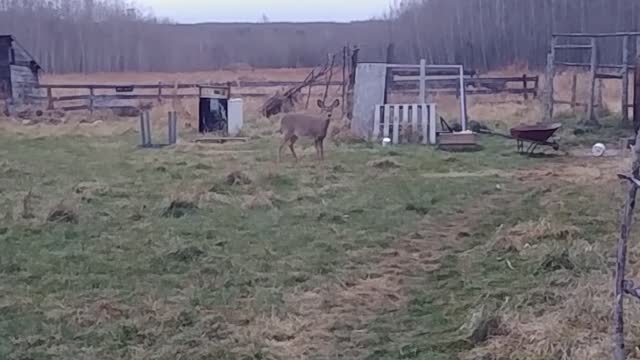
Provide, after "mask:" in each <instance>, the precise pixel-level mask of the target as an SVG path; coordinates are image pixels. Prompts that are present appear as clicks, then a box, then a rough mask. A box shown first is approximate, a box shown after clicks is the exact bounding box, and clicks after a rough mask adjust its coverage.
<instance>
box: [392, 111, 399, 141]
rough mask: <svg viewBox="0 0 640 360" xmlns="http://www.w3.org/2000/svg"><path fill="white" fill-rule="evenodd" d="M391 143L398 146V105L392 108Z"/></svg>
mask: <svg viewBox="0 0 640 360" xmlns="http://www.w3.org/2000/svg"><path fill="white" fill-rule="evenodd" d="M393 108H394V109H393V143H394V144H399V143H400V142H399V139H400V136H399V135H400V105H395V106H394V107H393Z"/></svg>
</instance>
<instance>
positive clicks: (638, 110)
mask: <svg viewBox="0 0 640 360" xmlns="http://www.w3.org/2000/svg"><path fill="white" fill-rule="evenodd" d="M639 39H640V38H639ZM638 43H639V44H640V41H639V42H638ZM633 74H634V75H633V77H634V79H633V129H634V130H635V133H636V134H637V133H638V130H639V129H640V49H639V50H638V55H637V57H636V68H635V69H634V73H633Z"/></svg>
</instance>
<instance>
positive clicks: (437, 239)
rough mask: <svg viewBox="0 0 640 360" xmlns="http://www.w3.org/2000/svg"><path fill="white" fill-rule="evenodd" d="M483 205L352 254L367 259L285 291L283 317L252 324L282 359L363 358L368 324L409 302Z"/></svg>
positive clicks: (427, 222)
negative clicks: (417, 281) (321, 282)
mask: <svg viewBox="0 0 640 360" xmlns="http://www.w3.org/2000/svg"><path fill="white" fill-rule="evenodd" d="M485 201H486V199H485ZM480 205H481V204H480V203H478V206H476V207H472V208H470V209H468V211H465V212H464V214H462V213H454V214H449V215H448V216H444V217H437V218H435V217H427V218H425V219H424V220H423V221H422V224H420V226H419V227H420V228H421V229H428V230H425V231H424V232H418V233H415V234H413V235H412V236H410V237H403V238H400V239H398V240H396V241H395V242H394V243H393V244H392V245H391V246H390V247H389V248H388V249H386V250H385V251H383V252H381V253H378V254H371V253H354V254H352V258H353V259H354V260H359V261H358V262H359V263H360V264H362V263H363V262H362V258H365V259H368V260H367V261H366V265H355V264H353V265H352V268H351V269H348V270H347V273H346V274H345V275H344V276H341V279H342V280H341V281H339V282H334V283H327V284H326V285H325V286H322V287H318V288H315V289H312V290H309V291H299V292H293V293H290V294H288V295H286V296H285V302H286V308H287V316H286V317H285V318H277V317H270V318H262V319H260V320H259V321H257V323H255V324H253V325H254V326H259V327H260V328H262V329H263V335H264V336H265V338H266V339H267V344H268V346H269V348H270V352H271V353H273V354H275V355H277V357H278V358H281V359H337V358H346V359H358V358H364V357H365V356H366V355H368V354H369V349H368V345H367V344H368V340H370V339H369V337H370V334H369V333H368V331H367V326H368V325H369V324H370V323H371V321H373V320H375V319H376V318H378V317H379V316H380V315H382V314H385V313H388V312H391V311H394V310H397V309H400V308H402V307H404V306H406V305H407V302H408V301H409V291H410V290H411V287H412V284H413V283H414V281H413V279H414V277H415V276H421V275H424V274H425V273H429V272H432V271H434V270H437V269H438V268H439V266H440V265H439V263H440V258H441V257H442V256H444V255H446V254H447V253H448V252H449V251H451V250H450V249H451V247H452V246H454V247H455V244H459V243H460V242H461V241H462V239H463V238H464V237H465V236H468V235H467V234H468V233H469V229H470V228H471V227H473V224H474V223H475V222H476V221H478V219H480V218H481V216H482V213H483V211H484V209H485V207H483V206H480ZM461 224H463V225H461ZM443 244H446V246H447V249H443Z"/></svg>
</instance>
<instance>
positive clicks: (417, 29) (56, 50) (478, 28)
mask: <svg viewBox="0 0 640 360" xmlns="http://www.w3.org/2000/svg"><path fill="white" fill-rule="evenodd" d="M639 22H640V0H421V1H420V0H409V1H404V2H401V3H400V5H399V6H397V7H396V8H395V9H393V10H392V11H391V12H390V13H388V14H387V15H386V16H384V17H383V19H380V20H371V21H363V22H354V23H348V24H337V23H306V24H294V23H256V24H241V23H237V24H223V23H211V24H197V25H179V24H174V23H172V22H171V21H169V20H161V19H157V18H155V17H154V16H153V14H152V12H151V11H147V10H144V9H140V8H138V7H136V6H135V4H134V3H129V2H127V1H124V0H0V33H2V34H13V35H15V36H16V37H17V38H18V40H19V41H20V42H21V43H22V44H23V45H24V46H25V47H26V48H27V49H29V50H30V51H31V53H32V54H33V55H34V56H35V57H36V58H37V59H38V60H39V62H40V63H41V65H42V66H43V67H44V68H45V69H46V70H47V71H49V72H57V73H63V72H97V71H194V70H209V69H218V68H225V67H228V66H238V65H245V66H246V65H250V66H254V67H300V66H313V65H318V64H320V63H322V62H324V61H325V59H326V54H327V53H328V52H332V51H336V50H338V49H340V48H341V47H342V46H344V45H347V44H350V45H359V46H360V48H361V59H362V60H364V61H384V60H385V58H386V54H387V46H388V44H389V43H394V44H395V47H394V53H393V55H394V59H393V60H394V61H397V62H417V61H418V60H419V59H420V58H426V59H428V61H429V62H430V63H463V64H464V65H465V66H467V67H473V68H477V69H490V68H496V67H502V66H505V65H510V64H513V63H525V64H528V65H530V66H533V67H535V66H540V65H543V63H544V61H545V58H546V57H545V54H546V52H547V50H548V46H549V39H550V36H551V33H552V32H553V31H556V32H570V31H571V32H574V31H589V32H598V31H629V30H638V29H639V27H638V25H639ZM601 45H602V48H601V50H602V51H601V52H600V56H601V61H602V62H616V63H617V62H619V61H620V57H621V53H622V50H621V43H620V42H618V43H616V42H615V41H612V40H601ZM565 59H566V60H571V61H586V60H587V59H586V57H583V56H581V55H576V54H574V55H571V54H569V55H567V57H565Z"/></svg>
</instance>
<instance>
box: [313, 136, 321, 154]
mask: <svg viewBox="0 0 640 360" xmlns="http://www.w3.org/2000/svg"><path fill="white" fill-rule="evenodd" d="M313 146H314V147H315V148H316V155H317V156H318V159H320V140H318V139H316V140H315V141H314V143H313Z"/></svg>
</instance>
